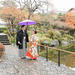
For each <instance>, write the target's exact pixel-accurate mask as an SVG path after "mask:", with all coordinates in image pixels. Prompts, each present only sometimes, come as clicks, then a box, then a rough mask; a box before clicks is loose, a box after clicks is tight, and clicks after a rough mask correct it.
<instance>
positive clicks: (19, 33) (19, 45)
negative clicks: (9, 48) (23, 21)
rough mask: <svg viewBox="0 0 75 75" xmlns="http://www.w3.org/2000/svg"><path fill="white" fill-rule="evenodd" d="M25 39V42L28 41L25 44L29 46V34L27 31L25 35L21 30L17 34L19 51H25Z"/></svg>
mask: <svg viewBox="0 0 75 75" xmlns="http://www.w3.org/2000/svg"><path fill="white" fill-rule="evenodd" d="M24 37H25V38H26V39H25V41H26V43H25V44H26V45H27V42H29V39H28V34H27V32H26V31H25V33H24V32H23V31H22V30H20V31H18V32H17V37H16V45H17V46H18V47H19V49H23V38H24ZM18 41H20V43H21V44H18ZM26 47H27V46H26Z"/></svg>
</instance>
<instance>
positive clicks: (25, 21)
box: [18, 20, 36, 25]
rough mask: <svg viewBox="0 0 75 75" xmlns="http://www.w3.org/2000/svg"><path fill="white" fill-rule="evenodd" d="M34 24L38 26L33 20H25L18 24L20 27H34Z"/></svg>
mask: <svg viewBox="0 0 75 75" xmlns="http://www.w3.org/2000/svg"><path fill="white" fill-rule="evenodd" d="M33 24H36V22H35V21H32V20H24V21H22V22H19V23H18V25H33Z"/></svg>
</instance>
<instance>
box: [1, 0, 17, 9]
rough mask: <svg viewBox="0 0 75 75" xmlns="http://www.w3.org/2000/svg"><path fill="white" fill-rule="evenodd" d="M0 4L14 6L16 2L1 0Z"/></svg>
mask: <svg viewBox="0 0 75 75" xmlns="http://www.w3.org/2000/svg"><path fill="white" fill-rule="evenodd" d="M0 4H1V5H3V7H10V8H11V7H13V6H14V7H16V6H17V5H16V3H15V1H14V0H3V1H1V2H0Z"/></svg>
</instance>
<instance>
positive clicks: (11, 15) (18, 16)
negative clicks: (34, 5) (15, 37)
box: [0, 7, 26, 36]
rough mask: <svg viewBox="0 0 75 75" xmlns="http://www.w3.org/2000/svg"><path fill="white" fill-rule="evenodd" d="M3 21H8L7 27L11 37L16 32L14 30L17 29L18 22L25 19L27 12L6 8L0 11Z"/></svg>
mask: <svg viewBox="0 0 75 75" xmlns="http://www.w3.org/2000/svg"><path fill="white" fill-rule="evenodd" d="M0 12H1V13H0V15H1V19H3V20H5V21H7V23H8V24H7V27H8V30H9V34H10V36H12V34H13V33H14V32H15V31H14V30H15V29H17V28H16V27H17V26H18V25H17V24H18V22H20V21H22V20H24V19H25V15H26V14H25V12H24V11H22V10H20V9H18V8H15V7H13V8H9V7H5V8H3V9H2V10H1V11H0Z"/></svg>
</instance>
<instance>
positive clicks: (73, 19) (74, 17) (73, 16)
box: [66, 8, 75, 29]
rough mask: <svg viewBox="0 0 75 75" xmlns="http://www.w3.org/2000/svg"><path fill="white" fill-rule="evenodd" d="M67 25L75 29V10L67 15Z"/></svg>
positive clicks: (71, 10)
mask: <svg viewBox="0 0 75 75" xmlns="http://www.w3.org/2000/svg"><path fill="white" fill-rule="evenodd" d="M66 23H67V24H68V25H69V26H71V27H72V28H73V29H75V9H74V8H72V9H70V10H69V11H68V12H67V13H66Z"/></svg>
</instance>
